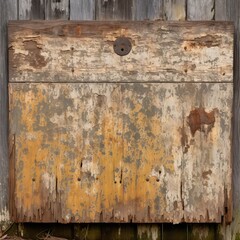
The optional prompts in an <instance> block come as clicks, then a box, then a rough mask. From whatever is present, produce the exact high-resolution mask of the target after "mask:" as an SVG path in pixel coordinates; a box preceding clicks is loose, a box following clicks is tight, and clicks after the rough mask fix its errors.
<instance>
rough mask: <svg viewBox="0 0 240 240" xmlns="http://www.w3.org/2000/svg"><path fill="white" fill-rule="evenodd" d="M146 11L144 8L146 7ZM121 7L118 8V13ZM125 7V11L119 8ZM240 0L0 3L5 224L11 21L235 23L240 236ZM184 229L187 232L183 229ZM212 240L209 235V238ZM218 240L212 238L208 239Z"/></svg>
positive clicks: (233, 228) (229, 231) (0, 196)
mask: <svg viewBox="0 0 240 240" xmlns="http://www.w3.org/2000/svg"><path fill="white" fill-rule="evenodd" d="M144 2H147V5H148V6H147V8H144V6H143V5H145V7H146V3H144ZM116 7H118V9H116ZM119 8H120V9H119ZM239 16H240V2H239V0H215V1H214V0H201V1H199V0H148V1H140V0H126V1H120V0H119V1H114V0H89V1H85V0H58V1H57V0H51V1H50V0H49V1H47V0H0V33H1V35H0V169H1V174H0V221H6V220H8V211H7V204H8V201H7V200H8V174H7V173H8V153H7V152H8V150H7V121H8V120H7V67H6V60H7V50H6V48H7V47H6V46H7V45H6V43H7V38H6V32H7V29H6V24H7V20H8V19H26V20H28V19H59V18H61V19H70V20H95V19H115V20H118V19H129V20H130V19H131V20H137V19H156V18H160V19H165V20H215V19H216V20H232V21H234V22H235V28H236V35H235V40H236V44H235V56H234V58H235V60H234V61H235V66H236V67H235V72H234V75H235V87H234V91H235V103H234V104H235V105H234V112H235V114H234V136H233V137H234V143H233V146H234V147H233V185H234V191H233V201H234V212H233V215H234V221H233V223H232V224H231V225H230V226H228V227H227V228H225V227H222V228H221V229H220V231H221V232H222V234H223V236H225V239H227V240H230V239H235V237H236V236H239V232H240V227H239V224H240V187H239V185H240V164H239V156H240V152H239V149H240V146H239V136H240V128H239V124H238V122H239V119H240V110H239V109H240V106H239V102H240V100H239V88H240V84H239V80H238V79H239ZM182 229H185V230H186V229H187V227H186V226H185V225H184V226H182ZM149 231H150V227H147V226H139V228H138V234H139V235H141V236H150V232H149ZM199 231H200V232H204V233H206V232H208V233H209V234H212V233H213V232H214V231H215V230H213V228H212V227H209V226H206V227H204V228H202V227H199V228H198V227H196V225H195V226H191V227H189V228H188V232H189V233H188V239H204V238H201V237H199V238H197V236H201V235H202V234H200V233H199ZM205 235H206V236H207V234H205ZM206 239H207V238H206ZM208 239H213V238H208Z"/></svg>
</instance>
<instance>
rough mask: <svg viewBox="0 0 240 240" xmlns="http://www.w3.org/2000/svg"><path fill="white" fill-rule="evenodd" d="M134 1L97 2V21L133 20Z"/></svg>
mask: <svg viewBox="0 0 240 240" xmlns="http://www.w3.org/2000/svg"><path fill="white" fill-rule="evenodd" d="M132 8H133V0H125V1H122V0H115V1H112V0H96V20H131V19H132Z"/></svg>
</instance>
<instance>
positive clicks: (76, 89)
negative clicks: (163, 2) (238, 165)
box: [9, 21, 233, 223]
mask: <svg viewBox="0 0 240 240" xmlns="http://www.w3.org/2000/svg"><path fill="white" fill-rule="evenodd" d="M232 72H233V26H232V24H231V23H227V22H160V21H155V22H148V21H144V22H67V21H56V22H41V21H36V22H34V21H33V22H24V21H21V22H19V21H18V22H17V21H15V22H14V21H13V22H10V24H9V121H10V124H9V127H10V131H9V142H10V143H9V154H10V161H11V163H10V166H11V168H10V171H11V174H10V185H11V215H12V220H14V221H21V222H24V221H25V222H28V221H33V222H63V223H66V222H174V223H178V222H221V221H223V220H224V219H225V220H226V221H231V214H232V213H231V210H232V205H231V192H232V186H231V174H232V170H231V117H232V88H233V85H232V81H233V73H232Z"/></svg>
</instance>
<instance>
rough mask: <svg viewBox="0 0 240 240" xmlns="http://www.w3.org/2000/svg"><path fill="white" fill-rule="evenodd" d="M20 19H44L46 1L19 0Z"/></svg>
mask: <svg viewBox="0 0 240 240" xmlns="http://www.w3.org/2000/svg"><path fill="white" fill-rule="evenodd" d="M18 8H19V19H20V20H30V19H44V17H45V9H44V8H45V1H44V0H19V7H18Z"/></svg>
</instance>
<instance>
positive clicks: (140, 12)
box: [133, 0, 163, 20]
mask: <svg viewBox="0 0 240 240" xmlns="http://www.w3.org/2000/svg"><path fill="white" fill-rule="evenodd" d="M133 19H134V20H156V19H163V0H146V1H142V0H135V1H134V2H133Z"/></svg>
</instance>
